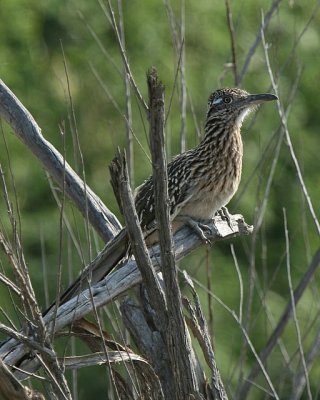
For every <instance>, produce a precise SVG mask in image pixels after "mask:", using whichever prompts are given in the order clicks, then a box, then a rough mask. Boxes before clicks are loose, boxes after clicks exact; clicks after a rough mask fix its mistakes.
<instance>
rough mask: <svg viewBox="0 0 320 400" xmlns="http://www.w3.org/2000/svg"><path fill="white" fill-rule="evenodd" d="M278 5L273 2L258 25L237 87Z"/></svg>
mask: <svg viewBox="0 0 320 400" xmlns="http://www.w3.org/2000/svg"><path fill="white" fill-rule="evenodd" d="M280 3H281V0H273V2H272V4H271V6H270V8H269V10H268V12H267V13H266V15H265V18H264V20H263V21H262V23H261V25H260V28H259V30H258V33H257V36H256V38H255V40H254V42H253V44H252V46H251V47H250V49H249V51H248V54H247V56H246V59H245V62H244V65H243V67H242V70H241V72H240V73H239V76H238V84H239V85H240V84H241V82H242V80H243V78H244V76H245V74H246V72H247V69H248V67H249V65H250V62H251V59H252V57H253V55H254V53H255V51H256V49H257V47H258V45H259V43H260V41H261V32H264V31H265V30H266V29H267V27H268V25H269V23H270V21H271V19H272V16H273V14H274V13H275V11H276V10H277V8H278V6H279V4H280Z"/></svg>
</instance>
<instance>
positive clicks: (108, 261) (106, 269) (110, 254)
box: [43, 228, 129, 316]
mask: <svg viewBox="0 0 320 400" xmlns="http://www.w3.org/2000/svg"><path fill="white" fill-rule="evenodd" d="M128 251H129V238H128V233H127V230H126V229H125V228H124V229H122V230H121V231H120V232H119V233H118V234H117V236H115V238H114V239H112V240H111V241H110V242H108V243H107V244H106V246H105V247H104V249H103V250H102V251H101V252H100V253H99V254H98V255H97V257H96V258H95V259H94V260H93V261H92V262H91V263H90V264H89V265H88V266H87V267H86V268H85V269H84V270H83V271H82V273H81V274H80V275H79V277H78V278H77V279H76V280H75V281H74V282H73V283H72V284H71V285H70V286H69V287H68V288H67V289H66V290H65V291H64V292H63V293H62V294H61V296H60V298H59V301H58V305H62V304H64V303H66V302H67V301H69V300H70V299H72V298H73V297H75V296H78V295H79V294H80V293H81V292H83V291H84V290H85V289H88V287H89V285H91V286H92V285H94V284H96V283H97V282H99V281H100V280H101V279H103V278H104V277H105V276H107V275H108V274H109V273H110V272H111V271H112V270H113V269H114V268H115V267H116V266H117V264H119V262H120V261H121V260H122V259H123V258H125V257H127V256H128ZM56 304H57V302H56V301H55V302H54V303H53V304H51V305H50V307H49V308H48V309H47V310H45V311H44V313H43V316H45V315H46V314H48V312H49V311H50V310H51V309H52V308H53V307H54V306H55V305H56Z"/></svg>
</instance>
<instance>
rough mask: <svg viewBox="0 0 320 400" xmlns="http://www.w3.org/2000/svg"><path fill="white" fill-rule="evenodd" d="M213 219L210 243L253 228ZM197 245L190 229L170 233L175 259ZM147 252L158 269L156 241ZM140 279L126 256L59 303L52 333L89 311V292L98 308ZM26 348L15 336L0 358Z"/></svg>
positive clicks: (11, 359) (12, 357)
mask: <svg viewBox="0 0 320 400" xmlns="http://www.w3.org/2000/svg"><path fill="white" fill-rule="evenodd" d="M214 221H215V227H216V228H217V229H216V230H215V229H212V235H211V236H209V237H208V239H210V241H211V243H212V244H213V243H214V242H218V241H219V240H225V239H228V238H233V237H236V236H239V235H244V234H250V233H251V232H252V229H253V227H252V226H250V225H247V224H246V223H245V222H244V220H243V217H242V216H241V215H233V216H232V219H231V223H232V229H231V228H230V226H229V225H228V223H227V221H224V220H222V219H221V218H220V217H215V220H214ZM201 244H202V242H201V240H200V239H199V237H198V236H197V235H196V234H195V233H194V232H193V231H191V230H190V229H189V228H187V227H184V228H182V229H181V230H179V231H178V232H177V233H176V234H175V235H174V247H175V258H176V260H177V261H178V260H180V259H181V258H183V257H185V256H186V255H187V254H189V253H190V252H191V251H192V250H194V249H196V248H197V247H199V246H200V245H201ZM149 254H150V256H151V261H152V264H153V266H154V268H155V269H156V270H159V260H160V249H159V245H158V244H156V245H154V246H153V247H151V248H150V249H149ZM99 257H101V258H102V259H103V257H102V255H99ZM103 262H105V260H103ZM141 282H142V278H141V274H140V272H139V269H138V267H137V264H136V262H135V260H133V259H130V260H129V261H128V262H126V263H125V264H124V265H123V266H122V267H121V268H119V269H118V270H116V271H114V272H112V273H111V274H109V275H108V276H106V277H105V278H104V279H102V280H101V281H100V282H98V283H97V284H95V285H94V286H92V287H91V289H90V291H89V289H87V290H85V291H83V292H82V293H81V294H80V295H79V296H77V297H74V298H72V299H71V300H69V301H68V302H67V303H65V304H63V305H61V306H60V307H59V309H58V312H57V317H56V321H55V332H57V331H59V330H61V329H62V328H64V327H65V326H67V325H69V324H70V323H71V322H72V321H74V320H77V319H80V318H82V317H84V316H86V315H87V314H89V313H90V312H92V310H93V304H92V301H91V294H92V297H93V301H94V305H95V306H96V307H102V306H104V305H106V304H108V303H110V302H111V301H112V300H114V299H115V298H117V297H118V296H120V295H122V294H124V293H125V292H126V291H128V290H129V289H130V288H132V287H134V286H136V285H138V284H139V283H141ZM90 293H91V294H90ZM52 316H53V312H49V313H48V314H47V315H46V316H45V317H44V321H45V323H46V326H47V327H48V328H50V326H51V319H52ZM26 351H27V350H26V348H25V347H24V346H23V345H21V344H20V343H19V342H18V341H17V340H15V339H9V340H8V341H6V342H3V343H2V344H1V345H0V357H2V358H3V359H4V361H5V362H6V363H7V364H9V365H13V364H14V363H15V362H17V360H19V359H20V358H21V357H22V356H23V355H24V354H25V353H26Z"/></svg>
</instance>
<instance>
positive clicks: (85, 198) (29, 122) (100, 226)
mask: <svg viewBox="0 0 320 400" xmlns="http://www.w3.org/2000/svg"><path fill="white" fill-rule="evenodd" d="M0 117H1V118H3V119H4V120H5V121H6V122H7V123H8V124H9V125H10V126H11V128H12V129H13V130H14V132H15V134H16V135H17V137H18V138H19V139H20V140H21V141H22V142H23V143H24V144H25V145H26V146H27V147H28V149H29V150H30V151H31V152H32V153H33V154H34V155H35V156H36V158H37V159H38V160H39V161H40V162H41V164H42V166H43V167H44V168H45V170H46V171H48V173H49V174H50V175H51V176H52V177H53V179H54V180H55V181H56V182H57V184H58V185H59V186H60V187H61V188H62V187H64V190H65V193H67V195H68V196H69V198H70V199H71V200H72V201H73V203H74V204H75V205H76V206H77V207H78V209H79V210H80V212H81V213H82V215H83V216H84V217H85V218H89V221H90V223H91V224H92V226H93V227H94V228H95V230H96V231H97V232H98V234H99V235H100V236H101V237H102V239H103V240H104V241H106V242H107V241H108V240H110V239H112V238H113V237H114V236H115V235H116V233H117V232H118V231H119V230H120V228H121V225H120V223H119V221H118V220H117V218H116V216H115V215H114V214H112V213H111V212H110V211H109V210H108V208H107V207H106V206H105V205H104V204H103V202H102V200H101V199H100V198H99V197H98V196H97V195H96V194H95V193H94V192H93V191H92V190H91V189H90V187H89V186H88V185H87V184H86V183H85V182H83V181H82V180H81V178H80V177H79V176H78V175H77V174H76V173H75V171H74V170H73V169H72V168H71V167H70V165H69V164H68V163H66V162H65V160H64V159H63V156H62V155H61V154H60V153H59V152H58V150H57V149H56V148H55V147H54V146H53V145H52V144H51V143H50V142H48V141H47V140H46V139H45V138H44V137H43V135H42V133H41V129H40V128H39V126H38V125H37V123H36V121H35V120H34V118H33V117H32V115H31V114H30V112H29V111H28V110H27V109H26V108H25V107H24V106H23V104H22V103H21V102H20V101H19V99H18V98H17V97H16V96H15V95H14V94H13V93H12V91H11V90H10V89H9V88H8V87H7V86H6V85H5V84H4V82H3V81H2V80H0ZM63 180H65V184H64V183H63Z"/></svg>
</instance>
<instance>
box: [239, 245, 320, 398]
mask: <svg viewBox="0 0 320 400" xmlns="http://www.w3.org/2000/svg"><path fill="white" fill-rule="evenodd" d="M319 266H320V248H319V249H318V250H317V251H316V253H315V254H314V256H313V259H312V261H311V263H310V264H309V266H308V268H307V271H306V272H305V274H304V275H303V277H302V279H301V280H300V282H299V284H298V286H297V287H296V288H295V290H294V296H293V297H294V303H292V301H291V300H290V301H289V302H288V304H287V306H286V308H285V310H284V312H283V314H282V316H281V318H280V320H279V322H278V324H277V326H276V327H275V329H274V330H273V332H272V334H271V335H270V337H269V340H268V342H267V344H266V346H265V348H264V349H263V350H262V351H261V352H260V354H259V357H260V360H261V361H262V362H263V363H265V362H266V360H267V358H268V357H269V355H270V354H271V352H272V350H273V349H274V347H275V346H276V344H277V342H278V340H279V338H280V336H281V335H282V332H283V331H284V328H285V327H286V325H287V323H288V321H289V319H290V317H291V315H292V305H293V304H294V305H295V306H296V305H297V304H298V302H299V301H300V299H301V297H302V295H303V293H304V291H305V290H306V288H307V287H308V285H309V283H310V281H311V279H312V278H313V276H314V274H315V272H316V270H317V269H318V267H319ZM259 371H260V366H259V364H258V363H257V362H255V364H254V365H253V367H252V369H251V371H250V373H249V375H248V376H247V378H246V380H245V382H244V383H243V385H242V386H241V388H240V390H239V398H240V399H245V398H246V396H247V394H248V392H249V390H250V387H251V384H252V382H253V381H254V379H255V378H256V376H257V375H258V373H259Z"/></svg>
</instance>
